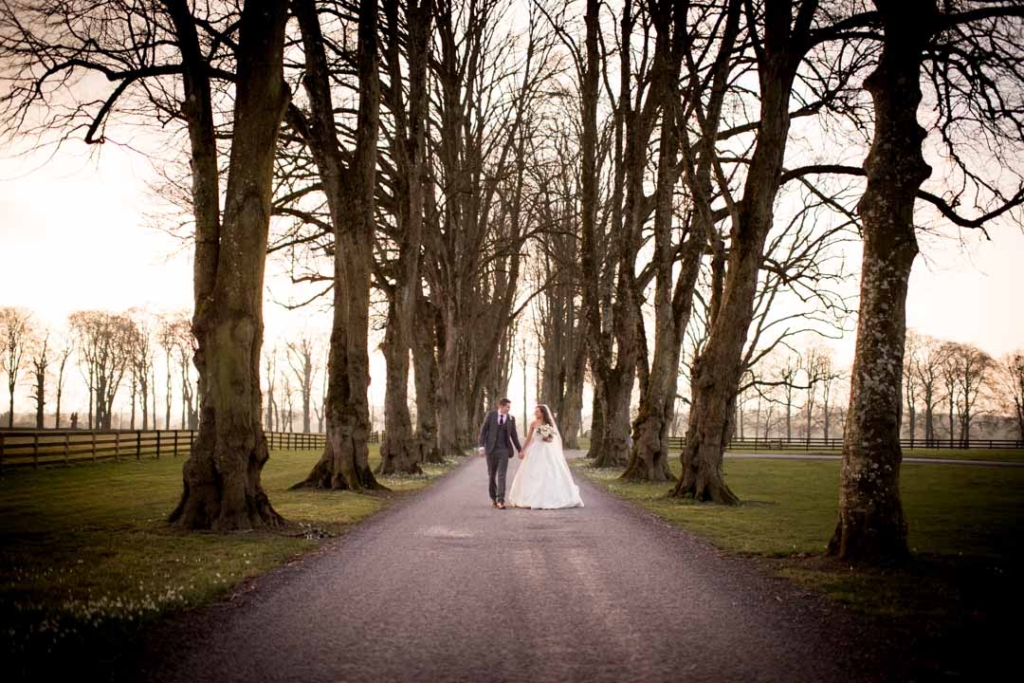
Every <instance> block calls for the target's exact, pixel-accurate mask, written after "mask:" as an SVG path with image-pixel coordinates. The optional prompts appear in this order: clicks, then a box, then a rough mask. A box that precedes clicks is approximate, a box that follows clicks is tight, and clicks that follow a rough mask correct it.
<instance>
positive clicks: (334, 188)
mask: <svg viewBox="0 0 1024 683" xmlns="http://www.w3.org/2000/svg"><path fill="white" fill-rule="evenodd" d="M292 9H293V12H294V13H295V15H296V16H297V17H298V20H299V27H300V29H301V32H302V41H303V49H304V52H305V55H306V77H305V79H304V83H303V84H304V86H305V88H306V92H307V94H308V95H309V100H310V110H311V117H310V122H309V125H308V134H309V136H310V140H309V142H310V149H311V151H312V153H313V158H314V160H315V161H316V164H317V167H318V170H319V174H320V178H321V181H322V182H323V185H324V192H325V194H326V195H327V203H328V208H329V210H330V214H331V222H332V224H333V226H334V240H335V258H334V322H333V326H332V329H331V350H330V359H329V361H328V368H327V374H328V386H327V404H326V407H325V411H326V413H327V440H326V446H325V448H324V452H323V455H322V456H321V458H320V461H319V462H318V463H317V464H316V465H315V466H314V467H313V469H312V471H311V472H310V473H309V476H308V477H307V478H306V479H305V481H303V482H300V483H299V484H297V486H306V485H308V486H314V487H318V488H330V489H348V490H352V491H361V490H364V489H374V488H383V487H381V486H380V484H379V483H378V482H377V480H376V479H375V478H374V476H373V472H372V471H371V470H370V465H369V448H368V441H369V437H370V431H371V429H372V425H371V423H370V406H369V400H368V396H367V390H368V387H369V384H370V358H369V352H368V349H367V343H368V334H369V322H370V270H371V267H372V264H373V258H374V254H373V243H374V231H375V229H376V216H375V209H374V192H375V187H376V165H377V129H378V121H379V108H380V82H379V74H378V71H379V69H378V65H379V57H378V54H377V1H376V0H361V1H360V4H359V36H358V37H359V41H358V42H359V48H358V59H357V61H358V76H359V113H358V118H357V122H356V123H357V125H356V148H355V152H354V154H353V156H352V166H351V167H350V168H348V169H346V168H345V167H344V163H343V159H342V154H341V149H340V145H339V144H338V140H337V131H336V125H335V118H334V116H335V115H334V106H333V103H332V96H331V87H330V75H329V73H328V65H327V57H326V52H325V45H324V37H323V34H322V32H321V29H320V20H319V17H318V16H317V10H316V5H315V3H314V2H313V0H299V1H298V2H293V3H292Z"/></svg>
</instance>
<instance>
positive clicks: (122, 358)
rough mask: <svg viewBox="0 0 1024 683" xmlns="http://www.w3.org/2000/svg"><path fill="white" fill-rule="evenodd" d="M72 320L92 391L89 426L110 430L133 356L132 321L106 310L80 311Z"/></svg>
mask: <svg viewBox="0 0 1024 683" xmlns="http://www.w3.org/2000/svg"><path fill="white" fill-rule="evenodd" d="M68 322H69V326H70V328H71V333H72V334H73V335H74V337H75V345H76V347H77V349H78V361H79V367H80V369H81V371H82V374H83V376H84V377H85V379H86V385H87V388H88V390H89V420H88V424H89V428H90V429H110V428H111V426H112V418H113V407H114V399H115V398H116V397H117V393H118V391H119V390H120V388H121V385H122V383H123V381H124V376H125V373H126V372H127V369H128V365H129V360H130V358H131V343H132V342H131V337H132V329H133V328H132V324H131V321H130V320H129V319H128V318H127V317H125V316H123V315H119V314H116V313H109V312H106V311H79V312H77V313H72V314H71V315H70V316H69V318H68Z"/></svg>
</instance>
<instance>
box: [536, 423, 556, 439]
mask: <svg viewBox="0 0 1024 683" xmlns="http://www.w3.org/2000/svg"><path fill="white" fill-rule="evenodd" d="M537 433H538V434H539V435H540V438H542V439H544V440H545V441H547V442H548V443H551V442H552V441H554V440H555V428H554V427H552V426H551V425H541V426H539V427H537Z"/></svg>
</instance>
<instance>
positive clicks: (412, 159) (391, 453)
mask: <svg viewBox="0 0 1024 683" xmlns="http://www.w3.org/2000/svg"><path fill="white" fill-rule="evenodd" d="M399 4H400V3H399V2H398V0H385V2H384V15H385V17H386V18H387V30H386V35H387V41H386V45H385V49H384V66H385V71H386V73H387V75H388V81H389V86H390V87H387V88H385V89H384V101H385V103H386V104H387V106H388V108H389V109H390V110H391V114H392V119H393V127H394V130H393V131H392V144H391V149H390V152H391V154H390V156H391V158H392V161H393V164H394V174H393V177H392V182H391V185H392V194H393V201H394V210H393V213H394V216H395V231H394V236H393V240H394V243H395V246H396V249H395V258H394V260H393V262H392V263H391V264H390V265H391V271H392V273H393V274H394V284H393V285H391V286H388V287H386V291H387V292H388V295H389V296H388V318H387V326H386V332H385V337H384V346H383V348H384V355H385V358H386V360H387V377H386V391H385V397H384V412H385V422H386V423H387V429H386V430H385V432H384V441H383V442H382V443H381V445H380V455H381V463H380V469H379V470H378V471H379V473H381V474H392V473H412V474H415V473H419V472H420V471H421V470H420V466H419V463H420V460H421V452H420V442H419V440H418V439H417V437H416V436H415V434H414V433H413V429H412V418H411V416H410V414H409V370H410V361H409V354H410V351H411V350H412V333H413V332H412V331H413V324H414V321H415V316H416V310H415V307H416V302H417V299H418V296H419V291H420V287H421V284H420V277H421V276H420V259H421V253H420V252H421V248H422V243H423V218H424V216H423V209H424V185H425V182H424V181H425V155H426V125H427V109H428V104H429V100H428V88H427V67H428V63H429V60H430V35H431V24H432V21H433V7H434V3H433V2H431V1H430V0H411V1H410V2H405V3H401V4H402V6H403V10H404V11H403V15H404V16H403V17H402V19H404V24H405V31H404V34H405V35H404V36H403V35H402V33H403V32H402V30H401V28H400V24H399V11H398V8H399ZM403 42H404V43H405V46H406V49H405V54H404V55H403V54H402V50H401V44H402V43H403ZM403 59H404V62H405V63H406V64H407V65H408V72H409V73H408V93H409V94H408V103H406V98H405V97H404V92H405V86H404V85H403V74H402V64H403Z"/></svg>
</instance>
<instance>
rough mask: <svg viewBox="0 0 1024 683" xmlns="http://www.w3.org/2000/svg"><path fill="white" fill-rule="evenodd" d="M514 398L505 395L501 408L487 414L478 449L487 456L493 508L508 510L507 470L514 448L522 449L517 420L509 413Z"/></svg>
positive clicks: (489, 489)
mask: <svg viewBox="0 0 1024 683" xmlns="http://www.w3.org/2000/svg"><path fill="white" fill-rule="evenodd" d="M511 407H512V401H510V400H508V399H507V398H503V399H501V400H500V401H498V409H497V410H492V411H491V412H489V413H487V417H485V418H484V424H483V426H482V427H481V428H480V442H479V444H478V445H479V447H480V448H479V451H480V454H481V455H484V456H486V458H487V477H488V483H487V491H488V493H490V494H491V507H496V508H498V509H499V510H504V509H505V473H506V472H508V461H509V458H511V457H512V447H513V446H515V450H516V451H521V450H523V448H522V446H520V445H519V434H517V433H516V419H515V418H514V417H512V416H511V415H509V414H508V411H509V409H510V408H511Z"/></svg>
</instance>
